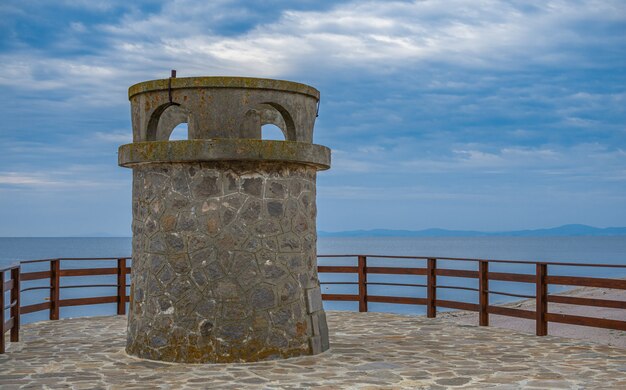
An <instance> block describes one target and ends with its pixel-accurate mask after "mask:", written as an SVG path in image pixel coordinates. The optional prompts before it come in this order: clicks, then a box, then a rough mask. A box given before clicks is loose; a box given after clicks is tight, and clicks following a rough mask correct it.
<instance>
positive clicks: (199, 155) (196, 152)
mask: <svg viewBox="0 0 626 390" xmlns="http://www.w3.org/2000/svg"><path fill="white" fill-rule="evenodd" d="M208 161H263V162H290V163H301V164H306V165H311V166H314V167H315V168H316V169H317V170H318V171H323V170H327V169H328V168H330V149H329V148H327V147H325V146H322V145H316V144H309V143H305V142H289V141H267V140H257V139H208V140H204V139H194V140H183V141H153V142H133V143H130V144H126V145H122V146H120V148H119V153H118V163H119V165H120V166H123V167H126V168H131V167H133V166H136V165H139V164H147V163H162V162H208Z"/></svg>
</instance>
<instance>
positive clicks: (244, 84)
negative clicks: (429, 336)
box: [128, 76, 320, 100]
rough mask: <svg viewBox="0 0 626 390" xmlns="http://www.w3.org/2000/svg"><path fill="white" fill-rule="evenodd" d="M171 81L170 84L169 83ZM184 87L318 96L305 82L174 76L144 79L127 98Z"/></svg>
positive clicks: (315, 90) (129, 90)
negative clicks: (261, 90) (283, 92)
mask: <svg viewBox="0 0 626 390" xmlns="http://www.w3.org/2000/svg"><path fill="white" fill-rule="evenodd" d="M170 83H171V84H170ZM169 88H172V89H184V88H247V89H268V90H274V91H285V92H294V93H301V94H304V95H309V96H312V97H314V98H315V99H318V100H319V98H320V92H319V91H318V90H317V89H315V88H313V87H311V86H309V85H306V84H301V83H296V82H293V81H286V80H273V79H258V78H253V77H230V76H213V77H180V78H178V77H175V78H167V79H159V80H150V81H144V82H141V83H138V84H135V85H133V86H131V87H130V88H129V89H128V98H129V99H130V98H132V97H133V96H135V95H137V94H140V93H144V92H150V91H162V90H168V89H169Z"/></svg>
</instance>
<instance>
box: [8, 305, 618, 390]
mask: <svg viewBox="0 0 626 390" xmlns="http://www.w3.org/2000/svg"><path fill="white" fill-rule="evenodd" d="M328 320H329V326H330V329H331V349H330V350H329V351H327V352H325V353H323V354H321V355H316V356H308V357H301V358H292V359H288V360H282V361H272V362H263V363H249V364H215V365H210V364H203V365H202V364H198V365H194V364H169V363H160V362H154V361H147V360H140V359H136V358H132V357H129V356H127V355H126V354H125V353H124V345H125V324H126V319H125V317H92V318H79V319H70V320H61V321H56V322H42V323H37V324H31V325H27V326H24V328H23V329H24V332H23V337H22V339H23V342H21V343H18V344H10V347H9V350H8V353H7V354H5V355H0V388H2V389H3V390H9V389H17V388H37V389H40V388H55V389H56V388H76V389H92V388H102V389H105V388H107V389H140V388H141V389H144V388H161V389H191V388H194V389H196V388H226V389H256V388H259V389H301V388H315V389H338V388H359V389H370V388H385V389H396V388H410V389H419V388H424V389H443V388H451V387H453V388H496V389H517V388H549V389H556V388H568V389H569V388H573V389H577V388H578V389H587V388H588V389H599V388H602V389H609V388H614V389H624V388H626V349H621V348H615V347H610V346H606V345H597V344H592V343H588V342H584V341H580V340H571V339H565V338H559V337H554V336H547V337H536V336H533V335H529V334H524V333H518V332H515V331H511V330H506V329H497V328H479V327H475V326H468V325H459V324H455V323H453V322H450V321H448V320H442V319H427V318H424V317H417V316H401V315H395V314H383V313H353V312H330V313H329V315H328Z"/></svg>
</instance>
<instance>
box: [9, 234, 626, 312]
mask: <svg viewBox="0 0 626 390" xmlns="http://www.w3.org/2000/svg"><path fill="white" fill-rule="evenodd" d="M130 254H131V239H130V238H0V268H2V267H4V266H7V265H10V264H13V263H15V262H18V261H20V260H31V259H45V258H59V257H61V258H69V257H72V258H75V257H129V256H130ZM318 254H320V255H343V254H350V255H361V254H362V255H368V258H367V259H368V260H367V261H368V266H388V267H425V260H414V259H386V258H383V257H377V256H383V255H397V256H416V257H435V258H442V257H454V258H457V257H459V258H471V259H492V260H493V259H501V260H524V261H551V262H568V263H591V264H621V265H626V236H606V237H597V236H594V237H591V236H589V237H587V236H582V237H358V238H346V237H341V238H333V237H320V238H319V239H318ZM356 262H357V259H356V257H348V258H343V257H337V258H320V259H319V264H320V265H356ZM61 266H62V268H82V267H85V266H87V267H113V266H115V262H113V261H106V260H99V261H96V262H93V261H89V262H87V261H63V262H62V265H61ZM47 267H48V264H47V263H34V264H28V265H24V266H23V270H22V272H30V271H38V270H45V269H47ZM437 267H438V268H451V269H466V270H476V269H477V264H476V262H471V261H467V262H466V261H446V260H438V262H437ZM489 270H490V271H492V272H516V273H526V274H534V272H535V267H534V265H532V264H495V263H491V265H490V269H489ZM548 273H549V274H551V275H570V276H587V277H611V278H623V277H626V268H596V267H594V268H591V267H576V266H558V265H550V266H549V267H548ZM356 280H357V279H356V275H354V274H326V273H324V274H320V281H321V282H322V291H323V293H324V294H331V293H332V294H356V293H357V290H358V288H357V286H356V285H353V284H324V283H325V282H331V283H332V282H356ZM368 282H369V283H372V284H370V285H369V286H368V294H370V295H388V296H404V297H425V296H426V291H425V288H423V287H416V286H388V285H376V284H374V283H377V282H378V283H403V284H425V282H426V281H425V277H424V276H416V275H369V277H368ZM115 283H116V280H115V276H113V275H111V276H108V275H107V276H90V277H65V278H62V280H61V285H62V286H77V285H84V284H98V285H101V286H100V287H91V288H77V287H68V288H63V289H62V290H61V299H66V298H80V297H89V296H108V295H115V294H116V288H115V287H112V286H106V285H111V284H115ZM437 284H438V286H451V287H455V286H456V287H470V288H477V287H478V286H477V281H476V280H472V279H465V278H453V277H438V278H437ZM46 285H47V281H46V280H39V281H30V282H24V283H22V288H30V287H45V286H46ZM550 287H551V289H550V292H551V293H554V292H559V291H562V290H563V289H565V288H566V287H560V286H550ZM489 289H490V291H499V292H507V293H514V294H521V295H534V290H535V287H534V285H533V284H527V283H514V282H504V281H490V285H489ZM47 297H48V290H47V289H45V288H44V289H34V290H30V291H27V292H24V293H23V294H22V303H21V304H22V305H29V304H33V303H39V302H43V301H44V300H45V299H46V298H47ZM437 297H438V298H439V299H445V300H459V301H464V302H477V299H478V297H477V293H476V292H474V291H465V290H459V289H446V288H443V287H441V288H438V290H437ZM7 299H8V297H7ZM516 299H519V298H513V297H509V296H503V295H498V294H491V295H490V302H491V303H493V304H498V303H506V302H511V301H512V300H516ZM324 307H325V308H326V310H357V309H358V304H357V303H356V302H336V301H326V302H324ZM369 310H371V311H380V312H391V313H401V314H415V315H421V314H424V313H425V308H424V306H418V305H401V304H388V303H369ZM114 313H115V305H114V304H101V305H93V306H75V307H62V308H61V313H60V314H61V317H62V318H69V317H78V316H94V315H111V314H114ZM46 318H47V313H46V312H38V313H31V314H27V315H25V316H24V318H23V322H24V323H29V322H35V321H41V320H45V319H46Z"/></svg>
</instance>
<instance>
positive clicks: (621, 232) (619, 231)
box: [318, 224, 626, 237]
mask: <svg viewBox="0 0 626 390" xmlns="http://www.w3.org/2000/svg"><path fill="white" fill-rule="evenodd" d="M318 235H319V236H320V237H497V236H501V237H567V236H570V237H571V236H626V227H609V228H597V227H593V226H587V225H576V224H572V225H563V226H559V227H554V228H548V229H534V230H513V231H504V232H479V231H473V230H447V229H425V230H390V229H373V230H350V231H343V232H324V231H320V232H318Z"/></svg>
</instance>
